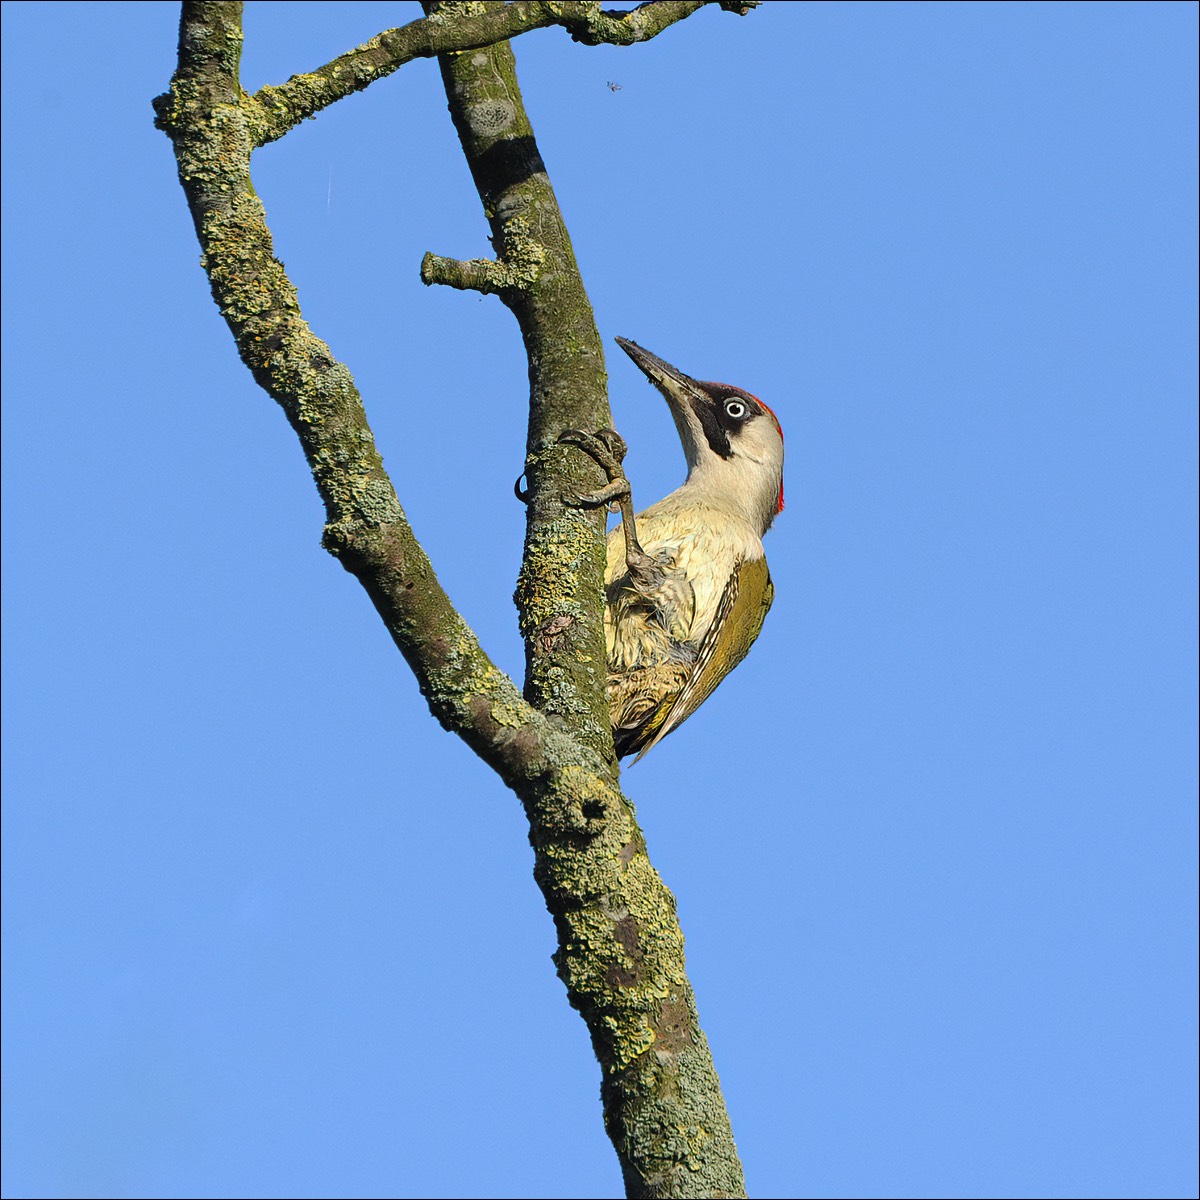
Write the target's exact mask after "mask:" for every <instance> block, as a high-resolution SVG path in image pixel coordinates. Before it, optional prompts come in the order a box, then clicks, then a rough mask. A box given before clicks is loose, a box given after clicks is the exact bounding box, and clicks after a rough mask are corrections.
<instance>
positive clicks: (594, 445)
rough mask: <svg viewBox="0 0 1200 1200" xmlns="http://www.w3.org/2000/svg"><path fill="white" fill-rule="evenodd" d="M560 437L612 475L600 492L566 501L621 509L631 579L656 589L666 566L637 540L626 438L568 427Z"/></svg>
mask: <svg viewBox="0 0 1200 1200" xmlns="http://www.w3.org/2000/svg"><path fill="white" fill-rule="evenodd" d="M558 440H559V441H560V442H562V443H564V444H565V445H568V446H577V447H578V448H579V449H580V450H582V451H583V452H584V454H586V455H587V456H588V457H589V458H592V459H594V460H595V462H596V463H597V465H598V466H599V467H600V469H601V470H602V471H603V472H604V473H605V475H607V476H608V483H607V484H606V485H605V486H604V487H602V488H601V489H600V490H599V491H596V492H588V493H587V494H585V495H582V496H575V497H566V496H564V497H563V503H564V504H570V505H573V506H576V507H579V508H596V507H598V506H599V505H601V504H604V505H607V506H608V509H609V511H610V512H620V514H621V529H622V531H623V532H624V534H625V565H626V566H627V567H628V568H629V579H630V582H631V583H632V584H633V586H634V587H635V588H637V589H638V591H654V590H655V589H656V588H658V587H659V586H660V585H661V584H662V581H663V578H664V576H665V572H664V571H663V569H662V566H661V565H660V564H659V563H658V562H657V561H656V560H655V559H653V558H651V557H650V555H649V554H647V553H646V552H645V550H643V549H642V544H641V543H640V542H639V541H638V539H637V524H636V522H635V520H634V516H633V489H632V488H631V487H630V484H629V480H628V478H626V475H625V472H624V471H623V470H622V469H621V463H622V461H623V460H624V458H625V455H626V453H627V452H628V449H629V448H628V447H627V446H626V445H625V439H624V438H623V437H622V436H621V435H620V434H619V433H617V431H616V430H615V429H601V430H600V431H599V432H598V433H594V434H592V433H584V432H582V431H581V430H579V429H566V430H564V431H563V432H562V433H561V434H560V435H559V438H558Z"/></svg>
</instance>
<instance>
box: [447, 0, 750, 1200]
mask: <svg viewBox="0 0 1200 1200" xmlns="http://www.w3.org/2000/svg"><path fill="white" fill-rule="evenodd" d="M430 7H432V6H431V5H428V4H427V5H426V9H427V11H428V10H429V8H430ZM479 7H480V5H479V4H477V3H454V4H445V5H438V6H437V11H438V12H448V13H451V14H454V15H456V16H457V15H458V14H462V13H470V12H472V11H475V10H477V9H478V8H479ZM439 65H440V67H441V71H442V81H443V83H444V85H445V88H446V95H447V98H448V100H449V104H450V115H451V117H452V118H453V120H454V125H455V128H456V130H457V131H458V135H459V139H460V140H461V142H462V145H463V152H464V154H465V156H466V159H467V163H468V165H469V167H470V169H471V175H472V178H473V179H474V181H475V186H476V189H477V190H478V192H479V197H480V200H481V201H482V204H483V209H484V212H485V214H487V216H488V220H489V222H490V224H491V228H492V240H493V243H494V244H496V245H497V246H499V247H501V249H502V251H503V248H504V247H505V245H506V244H507V241H508V235H507V233H506V230H508V229H510V228H511V227H512V225H513V223H514V222H517V221H520V222H521V227H522V228H523V229H525V230H527V231H528V232H529V234H530V236H531V237H532V238H533V239H534V240H535V241H536V243H537V245H538V246H539V247H540V248H541V249H542V251H544V254H545V258H544V261H543V263H542V267H541V270H540V272H539V273H538V275H537V276H536V278H534V279H533V280H532V281H530V282H529V283H528V284H527V285H526V286H523V287H521V288H514V289H505V290H501V291H500V298H501V300H502V301H503V302H504V303H505V304H506V305H507V306H508V307H509V308H510V309H511V310H512V312H513V314H514V316H516V318H517V321H518V323H519V325H520V328H521V334H522V336H523V338H524V341H525V350H526V354H527V356H528V359H529V383H530V410H529V435H528V442H527V455H526V470H525V474H526V477H527V479H528V481H529V489H528V491H529V507H528V523H527V528H526V538H525V555H524V559H523V565H522V568H521V577H520V580H519V582H518V586H517V603H518V608H519V609H520V613H521V629H522V632H523V634H524V635H525V645H526V679H525V695H526V696H527V697H528V698H529V699H530V700H531V701H532V702H533V703H534V705H535V706H536V707H537V708H539V709H540V710H542V711H544V712H547V713H550V714H553V715H555V716H556V717H558V718H559V719H560V720H561V721H563V722H564V723H565V724H566V726H567V727H568V728H570V729H572V730H573V731H578V736H579V737H580V738H581V740H583V741H585V743H586V744H587V745H588V746H595V747H597V748H598V749H602V750H604V752H605V753H607V754H611V753H612V749H611V747H612V735H611V722H610V714H609V709H608V697H607V690H606V682H607V672H606V669H605V664H606V660H607V655H606V652H605V647H604V632H603V624H602V617H603V611H604V592H603V579H604V565H605V548H604V530H605V524H606V522H605V518H604V514H603V511H601V512H599V513H584V512H582V511H581V510H580V509H578V508H575V507H571V506H567V505H564V504H563V496H564V495H578V494H579V493H580V492H581V491H591V490H594V484H592V483H591V480H592V478H593V477H594V476H597V475H598V468H596V467H595V465H594V464H592V463H591V460H589V459H587V458H586V457H585V456H583V455H572V454H567V453H565V452H564V449H563V447H562V446H561V445H560V444H559V440H558V439H559V435H560V434H561V433H562V432H563V431H564V430H565V429H570V428H579V429H599V428H602V427H605V426H607V425H609V424H610V423H611V417H610V413H609V407H608V396H607V376H606V374H605V371H604V358H603V350H602V347H601V344H600V339H599V334H598V332H597V330H596V325H595V318H594V316H593V314H592V309H591V305H590V303H589V302H588V298H587V293H586V292H585V290H584V287H583V281H582V279H581V278H580V275H579V268H578V266H577V264H576V261H575V255H574V251H573V249H572V247H571V240H570V237H569V235H568V233H567V229H566V226H565V224H564V223H563V219H562V213H561V211H560V210H559V207H558V201H557V199H556V198H555V195H554V190H553V188H552V187H551V184H550V180H549V177H548V176H547V174H546V167H545V164H544V162H543V161H542V157H541V154H540V153H539V151H538V147H537V142H536V141H535V139H534V136H533V129H532V127H531V125H530V122H529V118H528V116H527V114H526V112H525V107H524V103H523V101H522V98H521V92H520V88H519V86H518V83H517V77H516V64H515V62H514V59H513V54H512V49H511V47H510V46H508V45H507V44H502V45H497V46H492V47H489V48H487V49H485V50H479V51H477V52H475V53H472V54H456V55H446V56H443V57H441V58H440V59H439ZM502 257H503V254H502ZM425 261H426V265H428V264H429V262H430V260H429V258H428V257H427V258H426V260H425ZM583 472H587V476H588V478H587V479H586V480H581V479H580V474H581V473H583ZM564 630H565V631H566V636H562V631H564ZM597 741H598V743H599V744H598V745H597ZM527 811H528V813H529V819H530V824H531V841H532V842H533V845H534V849H535V850H536V851H537V862H536V865H535V876H536V878H537V880H538V883H539V884H540V885H541V887H542V891H543V894H544V895H545V897H546V904H547V907H548V908H549V909H550V912H551V913H552V914H553V916H554V918H555V924H556V926H557V928H558V935H559V950H558V953H557V955H556V956H555V961H556V962H557V964H558V970H559V975H560V977H561V978H562V980H563V982H564V983H565V984H566V986H567V993H568V996H569V998H570V1001H571V1004H572V1005H574V1007H575V1008H577V1009H578V1010H579V1011H580V1013H581V1014H582V1015H583V1017H584V1020H585V1021H586V1022H587V1025H588V1029H589V1030H590V1032H591V1035H592V1044H593V1046H594V1048H595V1051H596V1056H597V1058H598V1059H599V1060H600V1063H601V1066H602V1068H603V1070H604V1081H603V1084H602V1087H601V1095H602V1098H603V1101H604V1113H605V1125H606V1127H607V1129H608V1132H609V1136H610V1137H611V1138H612V1141H613V1144H614V1146H615V1148H616V1151H617V1155H618V1157H619V1159H620V1161H621V1166H622V1170H623V1172H624V1175H625V1184H626V1189H627V1193H628V1195H630V1196H678V1197H684V1196H687V1197H694V1196H741V1195H744V1183H743V1181H742V1171H741V1164H740V1163H739V1161H738V1157H737V1150H736V1148H735V1146H734V1143H733V1134H732V1131H731V1129H730V1126H729V1118H728V1116H727V1114H726V1111H725V1104H724V1100H723V1099H722V1097H721V1091H720V1083H719V1081H718V1079H717V1075H716V1071H715V1068H714V1067H713V1063H712V1058H711V1055H710V1053H709V1050H708V1045H707V1042H706V1041H705V1038H704V1033H703V1031H702V1030H701V1028H700V1023H699V1018H698V1016H697V1013H696V1005H695V999H694V996H693V994H692V990H691V986H690V984H689V983H688V980H687V975H686V973H685V967H684V957H683V934H682V932H681V931H680V929H679V924H678V921H677V918H676V915H675V902H674V898H673V897H672V896H671V894H670V892H668V891H667V889H666V888H665V887H664V886H663V884H662V882H661V880H660V879H659V877H658V875H657V874H656V873H655V872H654V870H653V868H652V867H651V865H650V862H649V859H648V858H647V857H646V851H645V843H644V841H643V838H642V835H641V831H640V830H639V829H638V827H637V825H636V823H635V822H634V821H633V818H632V815H630V814H628V813H627V812H622V813H620V814H619V819H618V821H617V822H616V823H617V824H618V825H620V826H621V827H622V828H623V829H627V830H628V834H627V835H626V833H622V834H621V835H620V838H619V840H620V844H621V847H622V849H621V850H620V852H619V854H620V857H621V858H622V861H624V860H625V857H626V856H629V858H628V864H629V865H628V870H627V871H626V870H618V871H616V872H614V871H613V870H612V866H613V864H612V863H611V861H610V860H608V859H607V858H606V857H605V855H606V854H607V853H608V852H609V850H608V847H609V846H611V845H612V844H613V843H611V842H609V841H607V837H608V834H609V833H611V830H608V831H605V834H604V835H600V836H598V837H597V838H596V840H595V841H594V842H592V843H591V844H581V843H578V842H575V841H564V840H563V839H562V837H561V835H559V834H558V833H557V832H556V829H555V824H554V817H553V813H552V812H549V811H547V810H543V809H541V808H536V807H534V808H531V807H529V806H527ZM627 836H628V840H625V839H626V837H627ZM635 871H636V875H635ZM614 1020H616V1021H618V1022H619V1023H618V1024H616V1025H614V1024H613V1022H614ZM614 1034H615V1035H616V1037H615V1038H614Z"/></svg>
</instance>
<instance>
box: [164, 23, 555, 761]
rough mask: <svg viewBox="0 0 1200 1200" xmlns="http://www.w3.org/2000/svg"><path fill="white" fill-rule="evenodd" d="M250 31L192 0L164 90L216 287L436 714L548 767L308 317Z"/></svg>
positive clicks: (353, 564) (499, 750)
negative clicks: (252, 67)
mask: <svg viewBox="0 0 1200 1200" xmlns="http://www.w3.org/2000/svg"><path fill="white" fill-rule="evenodd" d="M241 44H242V31H241V5H240V4H237V3H188V4H185V5H184V6H183V17H182V21H181V25H180V43H179V67H178V70H177V71H176V73H175V76H174V78H173V79H172V82H171V90H170V92H168V93H167V94H166V95H165V96H160V97H159V98H158V100H157V101H156V102H155V108H156V110H157V123H158V125H159V126H160V128H162V129H163V130H165V131H166V132H167V133H168V134H169V135H170V137H171V139H172V141H173V143H174V146H175V152H176V157H177V160H178V164H179V178H180V182H181V183H182V184H183V188H184V192H185V193H186V195H187V198H188V203H189V206H190V208H191V212H192V217H193V220H194V223H195V227H196V233H197V236H198V237H199V240H200V245H201V248H202V250H203V260H202V261H203V265H204V268H205V270H206V271H207V273H208V277H209V282H210V284H211V286H212V293H213V298H214V299H215V300H216V302H217V306H218V308H220V310H221V314H222V315H223V316H224V318H225V321H226V323H227V324H228V326H229V329H230V331H231V332H232V333H233V336H234V340H235V341H236V343H237V347H238V352H239V353H240V355H241V357H242V361H243V362H244V363H245V364H246V366H247V367H249V369H250V370H251V372H252V373H253V375H254V378H255V379H256V380H257V381H258V383H259V384H261V386H262V387H263V388H264V389H265V390H266V391H267V392H268V393H269V394H270V395H271V396H272V397H273V398H274V399H275V400H276V401H277V402H278V403H279V405H280V406H281V407H282V408H283V411H284V412H285V413H286V415H287V418H288V420H289V422H290V423H291V425H292V428H293V429H294V430H295V431H296V433H297V435H298V436H299V438H300V443H301V445H302V447H303V449H304V453H305V456H306V458H307V459H308V463H309V466H310V468H311V469H312V473H313V479H314V481H315V482H316V485H317V489H318V491H319V492H320V495H321V498H322V500H323V501H324V502H325V509H326V517H327V524H326V526H325V545H326V547H327V548H328V549H329V550H330V551H331V552H332V553H333V554H335V555H337V557H338V558H339V559H340V560H341V562H342V563H343V565H345V567H346V568H347V570H349V571H351V572H353V573H354V574H355V575H357V576H358V578H359V579H360V580H361V581H362V583H363V586H364V587H365V588H366V589H367V592H368V593H369V594H370V596H371V599H372V601H373V602H374V603H375V606H376V608H377V609H378V610H379V612H380V615H381V616H382V617H383V618H384V621H385V622H386V624H387V626H388V629H389V631H390V632H391V634H392V636H393V638H394V639H395V640H396V644H397V645H398V646H399V648H400V650H401V651H402V652H403V654H404V656H405V658H406V659H407V660H408V662H409V665H410V666H411V667H412V669H413V671H414V672H415V674H416V676H417V679H418V681H419V682H420V685H421V689H422V692H423V693H424V695H425V696H426V698H427V700H428V701H429V705H430V708H431V709H432V710H433V712H434V714H435V715H436V716H437V717H438V719H439V720H440V721H441V722H442V724H443V725H445V726H446V727H447V728H449V729H452V730H454V731H455V732H457V733H460V734H461V735H462V736H463V737H465V738H466V739H467V741H468V742H470V744H471V745H472V747H473V748H474V749H475V750H476V751H477V752H478V753H479V754H481V755H482V756H483V757H484V758H485V759H486V760H487V761H488V762H489V763H490V764H491V765H492V766H493V767H495V768H496V769H497V770H498V771H499V772H500V774H501V775H502V776H503V777H504V778H505V779H506V781H508V782H509V783H514V782H515V781H516V780H517V779H519V778H521V777H524V776H527V775H529V774H530V773H533V774H537V773H538V772H540V771H543V770H544V769H545V767H544V763H543V762H542V760H543V758H544V757H545V755H546V754H547V753H548V751H547V738H548V737H550V734H551V733H552V730H551V729H550V726H549V725H548V723H547V721H546V719H545V717H544V716H543V715H542V714H541V713H539V712H537V710H536V709H534V708H533V707H532V706H530V705H529V704H528V703H526V701H525V700H524V699H523V698H522V697H521V695H520V693H519V692H518V691H517V689H516V687H515V686H514V685H513V683H512V681H511V680H509V679H508V678H507V676H505V675H504V674H503V673H502V672H501V671H499V670H498V669H497V668H496V667H495V666H494V665H493V664H492V663H491V661H490V660H489V659H488V657H487V655H486V654H484V652H483V650H482V649H481V648H480V646H479V645H478V643H477V641H476V640H475V636H474V634H473V633H472V632H471V630H470V629H469V628H468V627H467V625H466V624H465V622H464V621H463V620H462V618H461V617H460V616H459V614H458V613H457V612H456V611H455V609H454V607H453V605H452V604H451V603H450V601H449V599H448V597H447V596H446V594H445V592H444V591H443V590H442V588H441V586H440V585H439V583H438V581H437V578H436V576H435V575H434V573H433V569H432V567H431V566H430V563H429V560H428V558H427V557H426V556H425V553H424V551H423V550H422V549H421V547H420V545H419V544H418V543H417V541H416V538H415V537H414V536H413V532H412V529H411V528H410V526H409V524H408V521H407V519H406V518H405V515H404V511H403V509H402V508H401V506H400V502H399V500H398V499H397V497H396V493H395V490H394V489H393V487H392V483H391V480H390V479H389V478H388V475H387V473H386V471H385V470H384V467H383V460H382V458H381V457H380V454H379V452H378V450H377V449H376V448H375V439H374V437H373V436H372V433H371V428H370V425H369V424H368V422H367V416H366V413H365V411H364V409H363V405H362V400H361V398H360V396H359V393H358V389H357V388H356V387H355V385H354V380H353V378H352V377H351V375H350V372H349V371H348V370H347V369H346V367H345V366H344V365H343V364H342V363H340V362H338V361H337V360H336V359H335V358H334V356H333V354H332V353H331V352H330V350H329V347H328V346H326V344H325V343H324V342H323V341H321V340H320V339H319V338H318V337H316V336H315V335H314V334H313V332H312V330H311V329H310V328H309V327H308V324H307V323H306V322H305V320H304V318H303V317H302V316H301V313H300V306H299V301H298V298H297V296H296V290H295V288H294V287H293V286H292V283H291V281H290V280H289V279H288V277H287V274H286V272H285V271H284V268H283V265H282V264H281V263H280V262H279V260H278V259H277V258H276V257H275V255H274V251H273V247H272V240H271V234H270V230H269V229H268V228H267V222H266V213H265V211H264V210H263V206H262V202H261V201H260V200H259V198H258V196H257V194H256V193H255V190H254V188H253V186H252V184H251V179H250V154H251V151H252V149H253V145H252V141H251V138H250V131H249V122H248V120H247V116H246V112H245V110H244V108H243V106H242V99H243V93H242V91H241V88H240V86H239V83H238V61H239V57H240V52H241ZM550 740H551V741H554V740H555V739H554V738H550ZM564 740H565V739H563V738H562V736H561V735H557V741H558V742H562V741H564ZM560 749H561V748H560ZM575 757H577V755H575Z"/></svg>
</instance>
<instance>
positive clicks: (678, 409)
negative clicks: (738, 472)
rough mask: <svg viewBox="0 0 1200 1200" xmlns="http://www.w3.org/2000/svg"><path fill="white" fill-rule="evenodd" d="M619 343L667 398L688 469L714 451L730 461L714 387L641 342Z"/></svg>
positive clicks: (618, 341)
mask: <svg viewBox="0 0 1200 1200" xmlns="http://www.w3.org/2000/svg"><path fill="white" fill-rule="evenodd" d="M616 341H617V345H618V346H620V347H621V349H622V350H624V351H625V353H626V354H628V355H629V357H630V358H632V359H633V361H634V362H635V363H637V365H638V367H639V368H640V370H641V372H642V374H644V375H645V376H646V378H647V379H649V380H650V382H651V383H652V384H654V386H655V387H656V388H658V390H659V391H660V392H662V394H663V396H664V397H665V399H666V401H667V404H668V405H669V406H670V409H671V416H672V417H674V418H675V428H676V429H678V430H679V439H680V441H681V442H683V452H684V454H685V455H686V456H687V461H688V467H689V468H691V467H694V466H696V464H697V463H698V462H700V460H701V459H702V458H703V457H704V456H705V454H706V453H708V452H710V451H711V452H712V453H715V454H717V455H719V456H720V457H721V458H728V457H729V455H730V449H729V439H728V437H727V436H726V434H725V431H724V430H723V429H721V428H720V426H719V424H718V423H717V420H716V415H715V409H714V404H715V398H714V397H713V395H712V394H711V392H710V391H709V387H710V385H709V384H705V383H701V382H700V381H699V380H697V379H693V378H692V377H691V376H690V375H685V374H684V373H683V372H682V371H680V370H679V369H678V368H676V367H673V366H671V364H670V363H669V362H666V361H664V360H663V359H661V358H659V357H658V355H657V354H651V353H650V351H649V350H643V349H642V347H641V346H639V345H638V344H637V342H631V341H630V340H629V339H628V338H623V337H619V338H617V339H616Z"/></svg>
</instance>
